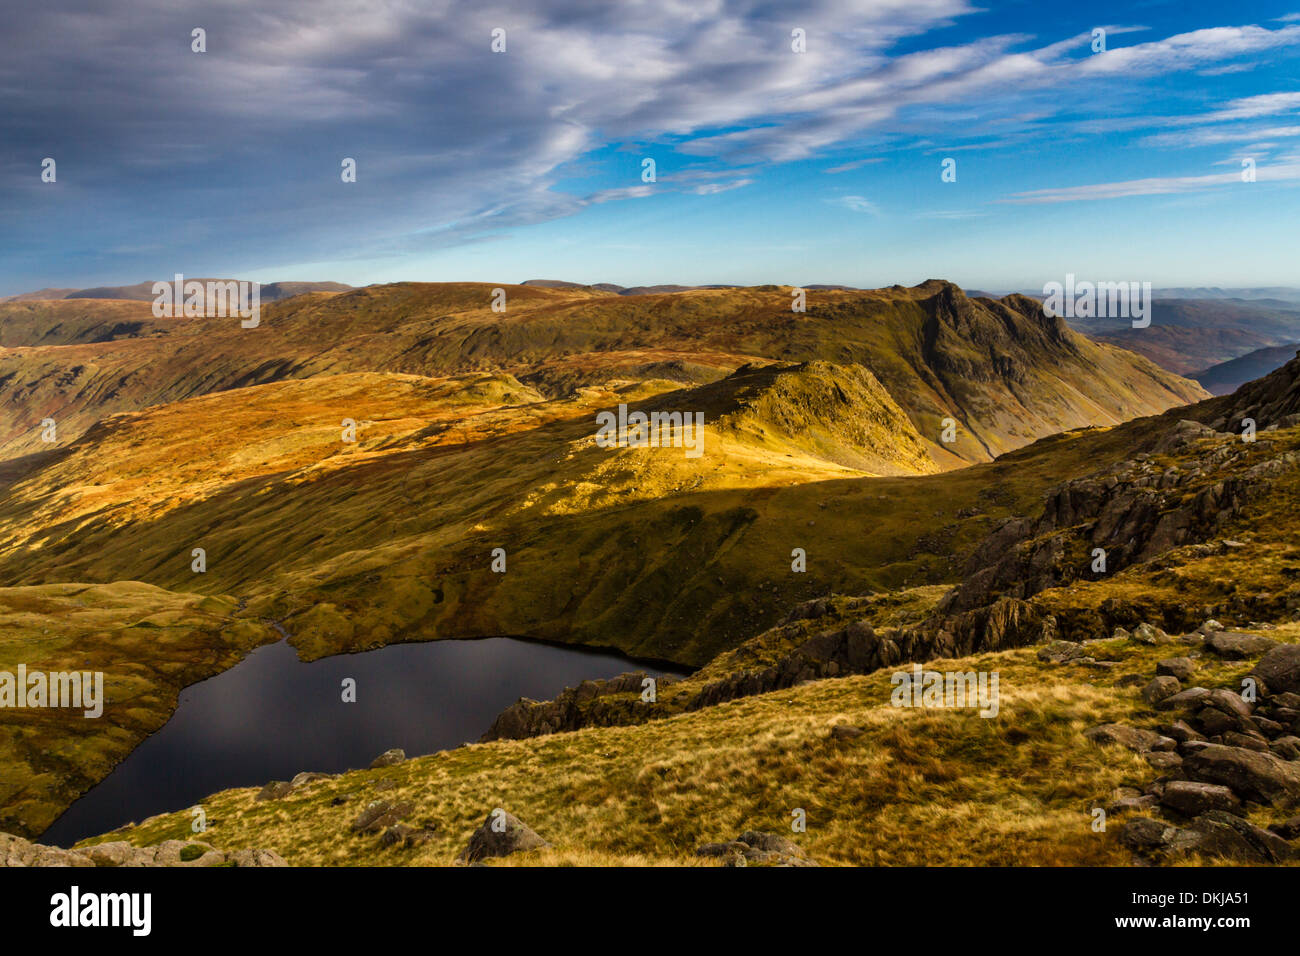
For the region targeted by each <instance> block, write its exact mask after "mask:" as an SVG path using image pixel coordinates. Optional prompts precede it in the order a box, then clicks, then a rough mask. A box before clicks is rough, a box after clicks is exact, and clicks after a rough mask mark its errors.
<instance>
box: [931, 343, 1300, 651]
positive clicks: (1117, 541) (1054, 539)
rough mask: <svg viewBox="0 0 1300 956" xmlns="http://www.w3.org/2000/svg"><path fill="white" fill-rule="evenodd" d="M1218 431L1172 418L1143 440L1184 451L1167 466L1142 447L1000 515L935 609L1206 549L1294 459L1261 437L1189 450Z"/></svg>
mask: <svg viewBox="0 0 1300 956" xmlns="http://www.w3.org/2000/svg"><path fill="white" fill-rule="evenodd" d="M1293 364H1294V363H1293ZM1225 437H1226V436H1224V435H1220V434H1219V433H1217V432H1215V431H1214V430H1213V429H1211V428H1208V427H1206V426H1205V425H1203V424H1200V423H1197V422H1192V421H1187V422H1180V423H1179V425H1178V427H1177V428H1175V429H1173V430H1172V431H1171V432H1169V433H1166V434H1165V435H1163V436H1161V437H1160V438H1159V439H1158V440H1157V441H1156V442H1155V444H1154V445H1153V446H1152V447H1153V449H1154V450H1156V451H1158V452H1169V451H1173V450H1183V451H1185V452H1186V454H1185V455H1184V457H1183V458H1182V459H1181V460H1180V461H1178V462H1177V463H1176V464H1173V465H1169V466H1163V465H1159V464H1157V463H1156V461H1155V460H1154V459H1153V457H1152V454H1151V453H1150V452H1141V453H1139V454H1137V455H1136V456H1135V457H1133V458H1131V459H1128V460H1125V461H1121V462H1119V463H1117V464H1115V465H1113V466H1111V467H1108V468H1105V469H1102V470H1100V471H1098V472H1095V473H1094V474H1092V475H1088V476H1086V477H1083V478H1077V479H1073V480H1071V481H1067V482H1064V483H1062V484H1061V485H1058V486H1057V487H1056V488H1054V489H1053V490H1052V491H1051V492H1049V493H1048V495H1047V499H1046V502H1045V504H1044V507H1043V511H1042V513H1041V514H1040V515H1039V516H1038V517H1037V518H1036V519H1030V518H1024V517H1016V518H1009V519H1007V520H1005V521H1004V522H1003V523H1002V524H1001V525H999V526H998V527H997V528H995V529H994V530H993V531H992V532H991V533H990V534H989V535H988V536H987V537H986V538H985V539H984V540H983V541H982V542H981V543H980V544H979V545H977V546H976V548H975V549H974V551H973V552H972V553H971V555H970V557H969V559H968V560H967V563H966V566H965V569H964V571H963V581H962V583H961V585H959V586H958V587H957V588H955V589H954V590H953V591H952V592H950V593H949V594H948V595H947V596H946V597H945V598H944V600H943V602H942V603H941V604H940V606H939V610H940V612H941V613H944V614H954V613H960V612H964V611H969V610H972V609H974V608H978V607H986V606H988V605H990V604H991V603H993V602H994V601H996V600H997V599H998V598H1000V597H1011V598H1018V599H1022V600H1025V599H1028V598H1031V597H1033V596H1034V595H1036V594H1038V593H1039V592H1041V591H1045V590H1048V589H1050V588H1055V587H1061V586H1063V585H1068V584H1071V583H1073V582H1075V581H1090V580H1095V579H1097V578H1099V577H1100V576H1101V575H1102V574H1114V573H1115V572H1116V571H1121V570H1123V569H1124V568H1126V567H1129V566H1130V565H1133V564H1138V563H1141V562H1145V561H1150V560H1152V559H1154V558H1156V557H1157V556H1159V555H1161V554H1163V553H1165V552H1167V551H1169V550H1171V549H1173V548H1178V547H1183V546H1188V545H1204V546H1208V547H1212V546H1213V545H1212V544H1211V542H1213V541H1214V539H1216V538H1217V537H1218V536H1219V535H1220V533H1221V532H1222V530H1223V528H1224V527H1225V526H1226V525H1227V523H1228V522H1230V521H1231V520H1233V519H1234V518H1236V517H1237V516H1238V515H1239V514H1240V513H1241V512H1242V510H1243V509H1244V508H1245V507H1246V505H1247V504H1248V503H1249V502H1250V501H1252V500H1254V499H1255V498H1256V497H1257V496H1259V495H1261V494H1262V493H1264V492H1265V491H1266V490H1267V488H1268V486H1269V484H1270V483H1271V482H1272V480H1273V479H1275V478H1276V477H1277V476H1278V475H1280V474H1282V473H1283V472H1285V471H1288V470H1292V469H1294V468H1295V467H1296V466H1297V465H1298V464H1300V454H1297V453H1295V452H1286V453H1284V454H1281V455H1278V456H1276V457H1271V458H1270V457H1267V456H1266V455H1261V450H1263V449H1265V448H1266V447H1267V446H1266V443H1265V442H1263V441H1257V442H1255V443H1246V442H1241V441H1223V440H1220V441H1209V442H1206V443H1205V447H1204V448H1200V447H1197V443H1198V442H1201V441H1202V440H1204V439H1214V438H1219V439H1223V438H1225ZM1219 544H1220V545H1221V546H1224V547H1226V545H1224V544H1223V543H1222V542H1219ZM1097 548H1101V549H1103V550H1104V551H1105V561H1106V563H1105V571H1104V572H1094V571H1093V565H1092V562H1093V552H1094V550H1095V549H1097ZM1109 623H1111V624H1113V623H1120V622H1117V621H1113V622H1109ZM1066 636H1070V635H1066Z"/></svg>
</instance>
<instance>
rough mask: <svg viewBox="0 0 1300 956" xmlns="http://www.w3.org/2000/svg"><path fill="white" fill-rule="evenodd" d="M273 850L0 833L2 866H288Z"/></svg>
mask: <svg viewBox="0 0 1300 956" xmlns="http://www.w3.org/2000/svg"><path fill="white" fill-rule="evenodd" d="M288 865H289V864H288V863H286V862H285V861H284V860H283V859H282V858H281V857H280V856H279V854H277V853H275V852H274V851H273V850H262V849H247V850H230V851H223V850H218V849H216V848H215V847H213V846H211V845H210V844H207V843H202V842H199V841H197V840H164V841H163V842H162V843H159V844H157V845H156V846H141V847H138V846H132V845H131V844H130V843H126V842H124V841H118V842H114V843H97V844H95V845H94V846H89V847H83V848H81V849H72V850H64V849H61V848H59V847H55V846H44V845H42V844H40V843H32V842H31V841H30V840H24V839H23V838H22V837H17V836H13V835H11V834H8V833H0V866H76V867H88V866H109V867H117V866H288Z"/></svg>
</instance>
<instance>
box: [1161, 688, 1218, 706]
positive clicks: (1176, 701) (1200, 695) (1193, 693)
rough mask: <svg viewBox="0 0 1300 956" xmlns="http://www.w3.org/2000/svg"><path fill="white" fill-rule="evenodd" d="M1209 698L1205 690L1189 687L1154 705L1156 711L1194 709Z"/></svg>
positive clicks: (1208, 693)
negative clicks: (1180, 708)
mask: <svg viewBox="0 0 1300 956" xmlns="http://www.w3.org/2000/svg"><path fill="white" fill-rule="evenodd" d="M1209 696H1210V692H1209V690H1208V689H1207V688H1204V687H1189V688H1187V690H1180V691H1179V692H1178V693H1177V694H1174V695H1173V696H1172V697H1166V698H1165V699H1164V700H1162V701H1161V702H1160V703H1158V704H1156V710H1175V709H1177V708H1179V707H1195V706H1197V705H1199V704H1200V703H1201V702H1202V701H1203V700H1205V698H1207V697H1209Z"/></svg>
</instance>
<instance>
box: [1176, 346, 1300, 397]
mask: <svg viewBox="0 0 1300 956" xmlns="http://www.w3.org/2000/svg"><path fill="white" fill-rule="evenodd" d="M1298 349H1300V344H1296V343H1294V342H1293V343H1290V344H1288V345H1278V346H1273V347H1271V348H1264V349H1256V350H1255V351H1253V352H1249V353H1247V354H1246V355H1243V356H1241V357H1240V358H1235V359H1232V360H1230V361H1227V362H1221V363H1219V364H1218V365H1214V366H1212V367H1210V368H1207V369H1204V370H1202V371H1200V372H1197V373H1196V374H1194V375H1192V376H1190V377H1191V378H1193V379H1195V380H1196V381H1198V382H1200V383H1201V385H1202V386H1204V387H1205V389H1206V391H1208V392H1209V393H1210V394H1211V395H1227V394H1230V393H1231V392H1235V391H1236V390H1237V389H1238V388H1239V387H1240V386H1242V385H1244V384H1245V383H1246V382H1250V381H1253V380H1254V379H1257V378H1263V377H1264V376H1265V375H1267V374H1268V373H1269V372H1271V371H1273V370H1274V369H1278V368H1281V367H1282V366H1283V365H1285V364H1286V363H1287V362H1289V361H1291V360H1292V359H1293V358H1295V357H1296V352H1297V350H1298Z"/></svg>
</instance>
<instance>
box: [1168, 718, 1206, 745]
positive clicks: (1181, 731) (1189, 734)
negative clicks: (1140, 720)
mask: <svg viewBox="0 0 1300 956" xmlns="http://www.w3.org/2000/svg"><path fill="white" fill-rule="evenodd" d="M1160 733H1162V734H1164V735H1165V736H1166V737H1172V738H1173V739H1174V740H1176V741H1178V742H1179V743H1180V744H1185V743H1187V742H1188V741H1189V740H1204V739H1205V736H1204V735H1203V734H1201V733H1199V732H1198V731H1197V730H1196V729H1195V728H1194V727H1192V725H1191V724H1189V723H1188V722H1187V721H1185V720H1175V721H1174V722H1173V723H1172V724H1166V725H1164V726H1163V727H1161V728H1160Z"/></svg>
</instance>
